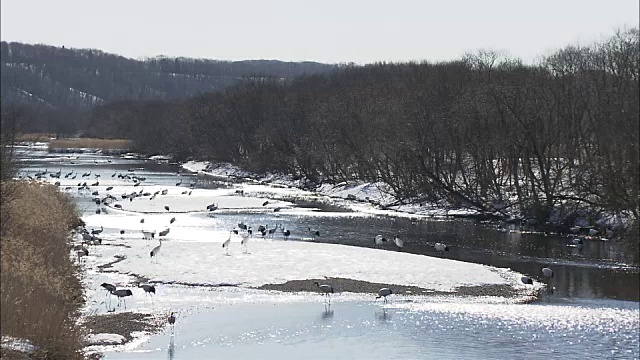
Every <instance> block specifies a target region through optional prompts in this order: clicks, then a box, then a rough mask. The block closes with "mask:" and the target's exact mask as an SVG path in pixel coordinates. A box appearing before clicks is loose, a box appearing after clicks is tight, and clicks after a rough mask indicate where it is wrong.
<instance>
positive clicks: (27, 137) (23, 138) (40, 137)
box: [16, 133, 56, 142]
mask: <svg viewBox="0 0 640 360" xmlns="http://www.w3.org/2000/svg"><path fill="white" fill-rule="evenodd" d="M55 137H56V134H43V133H31V134H20V135H18V136H17V137H16V141H18V142H49V141H50V140H51V139H52V138H55Z"/></svg>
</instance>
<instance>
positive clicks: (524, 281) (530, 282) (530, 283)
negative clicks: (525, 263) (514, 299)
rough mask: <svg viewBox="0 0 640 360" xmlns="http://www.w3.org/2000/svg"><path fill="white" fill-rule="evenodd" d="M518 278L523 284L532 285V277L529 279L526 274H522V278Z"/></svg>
mask: <svg viewBox="0 0 640 360" xmlns="http://www.w3.org/2000/svg"><path fill="white" fill-rule="evenodd" d="M520 280H521V281H522V282H523V283H524V284H528V285H533V279H531V278H530V277H528V276H523V277H522V278H520Z"/></svg>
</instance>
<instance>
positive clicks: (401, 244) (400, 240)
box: [393, 235, 404, 249]
mask: <svg viewBox="0 0 640 360" xmlns="http://www.w3.org/2000/svg"><path fill="white" fill-rule="evenodd" d="M393 242H395V243H396V246H397V247H398V248H399V249H402V248H403V247H404V241H403V240H402V239H400V238H399V237H398V235H396V236H395V237H394V238H393Z"/></svg>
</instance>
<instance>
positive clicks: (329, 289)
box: [313, 281, 333, 302]
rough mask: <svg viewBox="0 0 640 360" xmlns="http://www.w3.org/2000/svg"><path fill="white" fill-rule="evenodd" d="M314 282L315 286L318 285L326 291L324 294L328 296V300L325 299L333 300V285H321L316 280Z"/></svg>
mask: <svg viewBox="0 0 640 360" xmlns="http://www.w3.org/2000/svg"><path fill="white" fill-rule="evenodd" d="M313 284H314V285H315V286H317V287H318V288H320V290H322V291H323V292H324V295H325V296H326V300H325V301H329V302H331V296H330V294H333V286H331V285H328V284H322V285H320V284H319V283H318V282H317V281H314V282H313Z"/></svg>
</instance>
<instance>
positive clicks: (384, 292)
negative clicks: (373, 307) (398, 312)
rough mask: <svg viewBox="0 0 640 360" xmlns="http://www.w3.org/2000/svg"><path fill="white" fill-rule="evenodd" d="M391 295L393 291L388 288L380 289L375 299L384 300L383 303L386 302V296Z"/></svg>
mask: <svg viewBox="0 0 640 360" xmlns="http://www.w3.org/2000/svg"><path fill="white" fill-rule="evenodd" d="M391 294H393V291H392V290H391V289H389V288H382V289H380V291H378V296H376V299H380V298H384V302H385V303H386V302H387V296H389V295H391Z"/></svg>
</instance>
